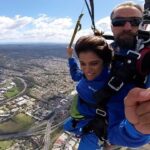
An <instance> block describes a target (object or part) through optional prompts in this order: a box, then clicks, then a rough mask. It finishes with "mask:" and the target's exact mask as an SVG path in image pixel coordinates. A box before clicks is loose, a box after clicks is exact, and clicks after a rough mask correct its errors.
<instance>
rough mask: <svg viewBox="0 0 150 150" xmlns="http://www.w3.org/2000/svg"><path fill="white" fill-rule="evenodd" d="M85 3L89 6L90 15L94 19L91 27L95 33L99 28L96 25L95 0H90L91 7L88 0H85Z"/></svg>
mask: <svg viewBox="0 0 150 150" xmlns="http://www.w3.org/2000/svg"><path fill="white" fill-rule="evenodd" d="M85 4H86V6H87V9H88V12H89V15H90V17H91V21H92V27H91V28H92V30H93V32H94V34H95V33H96V32H97V31H98V30H97V29H96V27H95V21H94V2H93V0H90V6H91V8H90V7H89V4H88V2H87V0H85Z"/></svg>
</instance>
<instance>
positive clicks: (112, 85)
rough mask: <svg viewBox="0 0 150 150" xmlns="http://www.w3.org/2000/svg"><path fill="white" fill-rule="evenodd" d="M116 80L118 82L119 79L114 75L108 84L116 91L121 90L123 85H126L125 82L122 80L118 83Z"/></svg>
mask: <svg viewBox="0 0 150 150" xmlns="http://www.w3.org/2000/svg"><path fill="white" fill-rule="evenodd" d="M116 82H118V81H117V79H116V78H115V76H113V77H112V78H111V79H110V80H109V82H108V85H109V87H111V88H112V89H113V90H115V91H119V90H120V89H121V88H122V86H123V85H124V83H123V82H122V81H121V82H120V81H119V82H118V83H117V84H116Z"/></svg>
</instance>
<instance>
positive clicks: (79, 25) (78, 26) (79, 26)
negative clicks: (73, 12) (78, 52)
mask: <svg viewBox="0 0 150 150" xmlns="http://www.w3.org/2000/svg"><path fill="white" fill-rule="evenodd" d="M82 16H83V13H81V14H80V16H79V17H78V20H77V23H76V26H75V28H74V32H73V34H72V37H71V41H70V43H69V48H71V47H72V44H73V41H74V38H75V36H76V33H77V32H78V31H79V30H80V29H81V24H80V21H81V18H82Z"/></svg>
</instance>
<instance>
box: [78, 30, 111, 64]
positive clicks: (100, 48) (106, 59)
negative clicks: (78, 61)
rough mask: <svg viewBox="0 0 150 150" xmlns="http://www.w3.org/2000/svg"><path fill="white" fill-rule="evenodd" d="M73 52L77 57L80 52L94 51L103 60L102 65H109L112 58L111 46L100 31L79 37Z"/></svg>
mask: <svg viewBox="0 0 150 150" xmlns="http://www.w3.org/2000/svg"><path fill="white" fill-rule="evenodd" d="M75 52H76V54H77V56H78V57H79V54H80V53H81V52H94V53H95V54H96V55H97V56H98V57H99V58H101V59H102V60H103V63H104V65H109V64H110V63H111V60H112V48H111V47H110V46H109V45H108V43H107V41H106V39H105V38H104V37H103V36H102V33H95V35H87V36H82V37H80V38H79V39H78V40H77V42H76V44H75Z"/></svg>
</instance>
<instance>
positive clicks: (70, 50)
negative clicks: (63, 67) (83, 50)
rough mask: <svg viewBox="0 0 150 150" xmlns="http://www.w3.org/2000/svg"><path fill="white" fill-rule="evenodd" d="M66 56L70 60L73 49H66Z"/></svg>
mask: <svg viewBox="0 0 150 150" xmlns="http://www.w3.org/2000/svg"><path fill="white" fill-rule="evenodd" d="M67 56H68V58H71V57H72V56H73V48H67Z"/></svg>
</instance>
